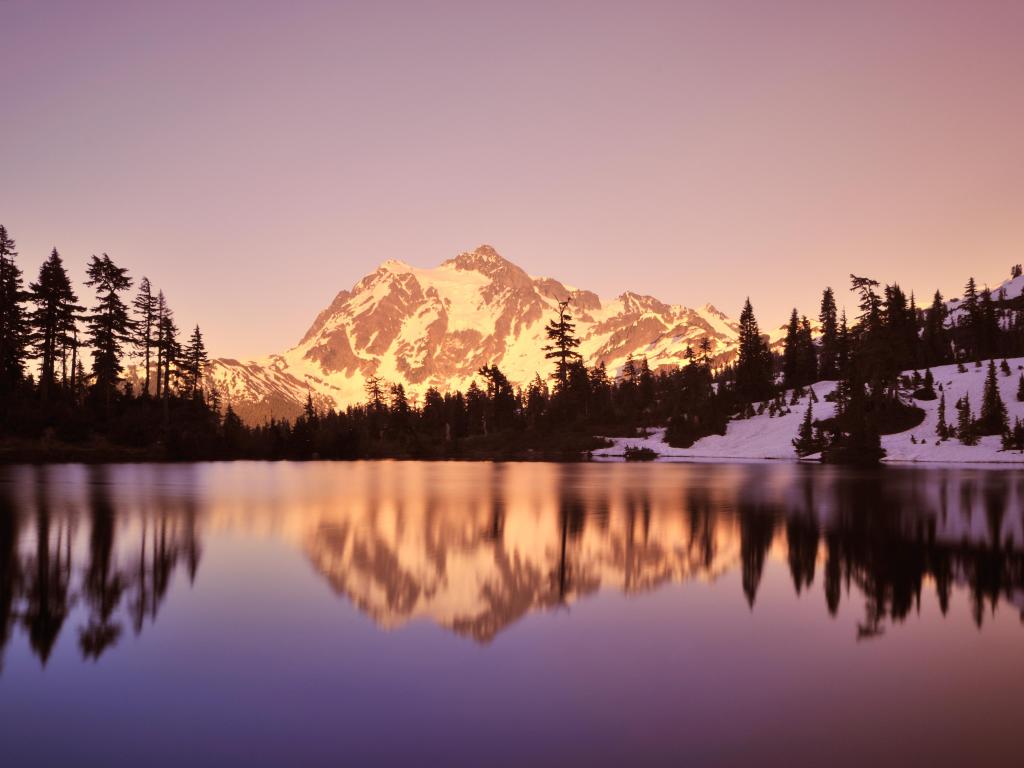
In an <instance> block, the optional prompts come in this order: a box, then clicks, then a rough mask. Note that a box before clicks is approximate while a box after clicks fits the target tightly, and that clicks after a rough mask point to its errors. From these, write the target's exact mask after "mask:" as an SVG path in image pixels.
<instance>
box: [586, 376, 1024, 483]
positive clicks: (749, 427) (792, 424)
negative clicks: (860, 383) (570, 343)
mask: <svg viewBox="0 0 1024 768" xmlns="http://www.w3.org/2000/svg"><path fill="white" fill-rule="evenodd" d="M1008 362H1009V365H1010V371H1011V375H1010V376H1004V375H1003V374H1002V373H1000V374H999V378H998V380H999V394H1000V395H1001V396H1002V398H1003V402H1004V403H1005V404H1006V410H1007V412H1008V414H1009V418H1010V423H1011V424H1012V423H1013V420H1014V418H1017V417H1019V418H1021V419H1024V403H1020V402H1017V399H1016V395H1017V382H1018V377H1019V376H1020V373H1021V371H1022V370H1024V358H1015V359H1011V360H1009V361H1008ZM987 371H988V364H987V362H986V363H984V364H983V365H982V367H981V368H975V367H974V366H973V365H968V366H967V370H966V372H964V373H958V372H957V367H956V365H943V366H939V367H937V368H933V369H932V375H933V376H934V377H935V387H936V390H938V387H939V385H942V388H943V391H944V392H945V395H946V422H947V423H948V424H955V423H956V407H955V403H956V401H957V400H959V399H960V398H961V397H963V396H964V395H965V394H967V395H969V396H970V401H971V408H972V410H973V412H974V415H975V417H977V416H978V412H979V410H980V408H981V402H982V394H983V392H984V388H985V376H986V373H987ZM910 373H912V371H908V372H907V374H908V375H909V374H910ZM813 389H814V393H815V394H816V395H817V396H818V398H819V402H817V403H815V404H814V410H813V413H814V418H815V419H825V418H828V417H830V416H833V415H834V414H835V406H834V405H833V404H832V403H829V402H826V401H825V399H824V396H825V395H826V394H828V393H829V392H831V391H832V390H833V389H835V382H833V381H820V382H818V383H817V384H815V385H814V386H813ZM809 399H810V395H805V396H804V397H803V398H802V399H801V400H800V401H799V403H798V404H797V405H791V406H789V409H790V413H788V414H786V415H783V416H774V417H772V416H769V415H768V414H767V413H764V414H761V415H759V416H754V417H753V418H750V419H742V420H738V421H732V422H730V423H729V426H728V428H727V429H726V433H725V434H724V435H710V436H708V437H705V438H702V439H700V440H698V441H697V442H696V443H694V444H693V445H692V446H690V447H689V448H673V447H672V446H670V445H669V444H668V443H666V442H665V440H664V435H665V430H664V429H658V430H653V431H652V433H651V435H650V436H649V437H635V438H614V439H613V440H612V442H613V446H612V447H610V448H603V449H601V450H599V451H595V452H594V455H595V456H598V457H601V456H604V457H616V456H621V455H622V452H623V450H624V449H625V447H626V446H637V447H646V448H650V449H652V450H654V451H656V452H657V453H658V454H659V456H662V457H665V458H690V459H725V458H729V459H745V460H756V459H789V460H795V459H796V458H797V456H796V451H795V450H794V448H793V443H792V440H793V438H794V437H796V433H797V430H798V428H799V427H800V422H801V420H802V419H803V417H804V412H805V411H806V410H807V403H808V400H809ZM787 402H788V400H787ZM912 402H913V404H914V405H916V406H917V407H918V408H920V409H921V410H923V411H924V412H925V418H924V421H923V422H922V423H921V424H919V425H918V426H916V427H914V428H913V429H909V430H907V431H906V432H901V433H899V434H895V435H885V436H883V437H882V447H883V448H884V449H885V451H886V457H885V459H884V461H887V462H938V463H941V462H951V463H962V462H968V463H975V462H976V463H986V464H988V463H993V464H1003V463H1013V464H1024V454H1022V453H1019V452H1016V451H1013V452H1009V451H1003V450H1001V447H1002V446H1001V440H1000V438H999V437H998V436H989V437H983V438H981V440H980V442H979V443H978V445H975V446H966V445H963V444H962V443H961V442H960V441H959V440H956V439H950V440H946V441H942V442H940V441H939V439H938V437H937V436H936V433H935V428H936V426H937V425H938V423H939V400H931V401H921V400H913V401H912ZM911 438H913V440H911Z"/></svg>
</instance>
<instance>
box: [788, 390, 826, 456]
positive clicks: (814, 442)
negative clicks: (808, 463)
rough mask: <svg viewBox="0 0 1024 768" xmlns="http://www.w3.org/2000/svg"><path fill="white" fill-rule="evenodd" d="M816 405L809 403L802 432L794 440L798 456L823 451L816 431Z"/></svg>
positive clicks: (801, 424)
mask: <svg viewBox="0 0 1024 768" xmlns="http://www.w3.org/2000/svg"><path fill="white" fill-rule="evenodd" d="M813 408H814V405H813V404H812V403H810V402H808V403H807V411H806V412H805V413H804V418H803V420H802V421H801V422H800V430H799V431H798V432H797V435H796V438H794V440H793V447H794V448H796V453H797V456H810V455H811V454H812V453H817V452H818V451H820V450H821V445H820V444H819V442H818V439H817V435H816V434H815V431H814V411H813Z"/></svg>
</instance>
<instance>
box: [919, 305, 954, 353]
mask: <svg viewBox="0 0 1024 768" xmlns="http://www.w3.org/2000/svg"><path fill="white" fill-rule="evenodd" d="M946 317H947V312H946V302H945V301H943V299H942V294H941V293H939V292H938V291H936V292H935V297H934V298H933V299H932V305H931V307H929V308H928V311H927V312H926V313H925V322H924V331H923V333H922V334H921V346H922V347H923V354H924V360H925V364H926V365H942V364H943V363H948V362H949V361H950V358H951V355H950V349H949V332H948V331H947V330H946Z"/></svg>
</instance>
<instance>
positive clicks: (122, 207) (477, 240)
mask: <svg viewBox="0 0 1024 768" xmlns="http://www.w3.org/2000/svg"><path fill="white" fill-rule="evenodd" d="M0 29H3V30H4V33H3V40H4V42H3V45H2V46H0V94H2V118H0V223H2V224H4V225H5V226H6V227H7V229H8V230H9V232H10V234H11V235H12V236H13V237H14V238H15V240H16V241H17V244H18V250H19V253H20V259H19V260H20V263H21V265H22V267H23V269H24V270H25V272H26V273H27V274H29V275H30V276H34V274H35V272H36V271H37V270H38V265H39V264H40V263H41V262H42V260H43V259H44V258H45V256H46V255H47V254H48V253H49V251H50V249H51V248H53V247H54V246H56V247H57V248H58V249H59V250H60V252H61V254H62V256H63V257H64V258H65V261H66V262H67V263H68V266H69V267H70V268H71V269H72V271H73V274H74V276H75V277H76V278H77V279H78V280H81V279H83V277H84V269H85V264H86V261H87V259H88V258H89V256H90V255H91V254H94V253H96V254H99V253H103V252H105V253H108V254H109V255H110V257H111V258H112V259H114V261H115V262H117V263H120V264H123V265H124V266H127V267H128V268H129V269H130V270H131V273H132V274H133V275H135V276H136V277H140V276H142V275H146V276H148V277H149V278H150V280H151V281H152V283H153V284H154V286H157V287H160V288H162V289H163V290H164V291H165V293H166V294H167V296H168V298H169V300H170V303H171V306H172V307H173V308H174V309H175V311H176V314H177V318H178V321H179V325H180V326H182V327H190V326H191V325H192V324H194V323H199V324H201V325H202V327H203V329H204V331H205V334H206V336H207V340H208V344H209V347H210V349H211V352H212V353H213V354H214V355H218V356H230V357H239V358H248V357H255V356H261V355H263V354H266V353H270V352H280V351H284V350H285V349H287V348H289V347H291V346H292V345H293V344H295V343H296V342H297V341H298V340H299V338H300V337H301V336H302V334H303V332H304V331H305V329H306V328H307V327H308V325H309V324H310V323H311V322H312V320H313V318H314V317H315V316H316V314H317V312H319V311H320V310H321V309H322V308H323V307H324V306H326V305H327V304H328V303H329V302H330V300H331V299H332V298H333V296H334V294H335V293H337V292H338V291H339V290H341V289H343V288H349V287H351V286H352V285H353V284H354V283H355V282H356V281H357V280H359V278H361V277H362V276H363V275H365V274H367V273H369V272H372V271H373V270H374V269H375V268H376V266H377V265H378V264H379V263H380V262H381V261H383V260H384V259H387V258H397V259H401V260H403V261H406V262H408V263H411V264H414V265H417V266H424V267H428V266H434V265H436V264H438V263H440V262H441V261H442V260H444V259H446V258H450V257H452V256H454V255H456V254H457V253H459V252H461V251H465V250H471V249H472V248H474V247H476V246H477V245H479V244H481V243H489V244H491V245H493V246H494V247H495V248H497V249H498V251H499V252H501V253H502V255H504V256H505V257H506V258H508V259H510V260H511V261H513V262H515V263H517V264H519V265H520V266H521V267H523V268H524V269H525V270H526V271H527V272H529V273H531V274H537V275H549V276H552V277H556V278H558V279H560V280H562V281H563V282H566V283H568V284H571V285H575V286H578V287H582V288H588V289H591V290H594V291H597V292H598V293H599V294H601V295H603V296H608V297H612V296H614V295H617V294H618V293H621V292H622V291H624V290H627V289H628V290H633V291H637V292H640V293H649V294H651V295H654V296H656V297H658V298H659V299H661V300H663V301H668V302H671V303H680V304H686V305H690V306H700V305H703V304H705V303H708V302H710V303H712V304H714V305H715V306H717V307H718V308H720V309H721V310H723V311H725V312H727V313H729V314H731V315H733V316H734V317H735V316H737V315H738V314H739V310H740V307H741V305H742V302H743V300H744V298H745V297H746V296H747V295H749V296H750V298H751V300H752V302H753V304H754V307H755V310H756V311H757V316H758V318H759V320H760V321H761V325H762V326H763V327H770V326H776V325H779V324H781V323H783V322H784V321H785V320H786V318H787V317H788V314H789V310H790V309H791V308H792V307H793V306H797V307H798V308H799V309H800V310H801V311H802V312H805V313H807V314H814V313H815V312H816V311H817V303H818V299H819V296H820V292H821V289H822V288H823V287H824V286H825V285H832V286H834V287H835V288H836V289H837V292H838V293H839V294H840V299H846V301H847V303H848V304H849V305H850V306H851V307H852V305H853V302H852V301H850V300H849V297H848V293H847V290H846V289H847V288H848V284H849V274H850V273H851V272H856V273H857V274H863V275H868V276H871V277H874V278H876V279H878V280H881V281H883V282H893V281H896V282H899V283H900V284H901V285H902V286H904V287H905V288H907V289H909V290H915V291H917V293H918V295H921V294H925V295H926V297H927V298H930V296H931V293H932V292H933V291H934V290H935V289H937V288H938V289H941V290H942V291H943V292H944V293H946V294H958V293H959V292H960V291H961V290H962V287H963V284H964V283H965V282H966V278H967V277H968V276H969V275H974V276H976V277H977V278H978V280H979V281H981V282H983V283H985V282H987V283H990V284H992V285H996V284H998V283H999V282H1001V281H1002V280H1003V279H1004V278H1005V277H1008V273H1009V269H1010V266H1011V265H1012V264H1013V263H1016V262H1019V261H1024V85H1022V84H1024V42H1022V41H1024V3H1022V2H999V1H996V0H993V1H992V2H978V0H974V1H973V2H945V1H942V0H930V1H928V2H900V1H899V0H895V1H894V0H890V1H889V2H873V1H871V0H859V1H858V2H848V3H841V2H828V3H822V2H820V1H818V2H788V1H787V0H778V1H776V2H742V1H733V0H711V1H709V2H686V1H685V0H675V1H674V2H643V1H640V0H637V1H631V2H601V1H600V0H590V1H589V2H558V1H557V0H547V1H546V2H529V1H528V0H520V1H519V2H514V3H510V2H486V1H485V0H476V1H474V2H430V1H429V0H421V1H420V2H408V3H400V2H388V1H387V0H377V1H375V2H361V3H344V2H300V1H299V0H295V1H293V2H288V3H281V2H260V1H259V0H246V1H245V2H241V1H235V2H232V1H229V0H221V1H220V2H216V3H210V2H191V1H190V0H178V1H177V2H174V3H168V2H163V3H158V2H105V1H104V0H89V2H81V1H80V0H76V1H75V2H61V1H60V0H0Z"/></svg>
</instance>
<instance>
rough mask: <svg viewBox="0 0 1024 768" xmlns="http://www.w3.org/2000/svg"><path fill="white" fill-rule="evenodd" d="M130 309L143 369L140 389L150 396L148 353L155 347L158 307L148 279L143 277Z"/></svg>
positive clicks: (150, 366) (136, 346)
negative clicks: (133, 318)
mask: <svg viewBox="0 0 1024 768" xmlns="http://www.w3.org/2000/svg"><path fill="white" fill-rule="evenodd" d="M132 307H133V309H134V310H135V329H136V335H135V348H136V350H137V351H138V353H139V355H140V356H141V357H142V361H143V362H142V365H143V368H144V369H145V373H144V375H143V384H142V389H143V392H145V393H146V394H147V395H149V394H151V392H150V371H151V368H152V364H151V361H150V352H152V350H153V347H154V346H155V343H154V338H153V333H154V331H155V329H156V321H157V309H158V307H157V297H156V296H154V295H153V290H152V288H151V286H150V284H149V278H148V277H143V278H142V281H141V282H140V283H139V292H138V294H137V295H136V296H135V299H134V300H133V301H132Z"/></svg>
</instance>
